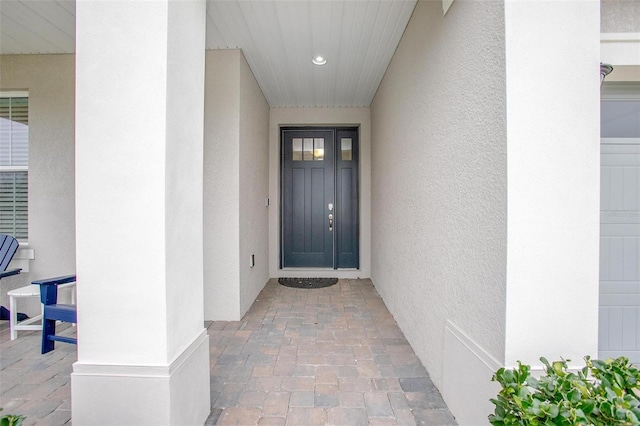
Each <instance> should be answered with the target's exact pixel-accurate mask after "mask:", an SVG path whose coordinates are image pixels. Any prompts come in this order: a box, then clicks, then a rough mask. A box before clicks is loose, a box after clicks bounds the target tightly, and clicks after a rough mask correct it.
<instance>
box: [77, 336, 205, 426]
mask: <svg viewBox="0 0 640 426" xmlns="http://www.w3.org/2000/svg"><path fill="white" fill-rule="evenodd" d="M71 403H72V419H73V424H74V425H116V424H118V425H126V424H129V425H141V426H142V425H149V426H152V425H153V426H157V425H187V424H189V425H191V424H193V425H195V424H204V422H205V421H206V419H207V417H208V416H209V413H210V408H211V403H210V390H209V336H208V335H207V333H206V330H203V332H202V334H200V335H199V336H198V337H197V338H196V339H195V340H194V341H193V343H192V344H191V345H190V346H189V347H188V348H187V349H186V350H185V351H184V352H183V353H182V354H181V355H180V356H179V357H178V358H177V359H176V360H175V361H174V362H173V363H171V364H170V365H168V366H155V365H141V366H131V365H95V364H85V363H80V362H76V363H75V364H74V365H73V373H72V374H71Z"/></svg>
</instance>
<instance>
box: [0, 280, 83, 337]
mask: <svg viewBox="0 0 640 426" xmlns="http://www.w3.org/2000/svg"><path fill="white" fill-rule="evenodd" d="M75 285H76V283H68V284H63V285H61V286H60V287H59V288H58V290H62V289H65V288H70V287H74V286H75ZM73 290H74V289H72V293H71V303H74V304H75V300H76V297H75V292H74V291H73ZM7 296H9V311H10V315H9V329H10V331H11V340H15V339H16V338H17V337H18V331H19V330H22V331H26V330H42V313H40V315H36V316H35V317H32V318H28V319H26V320H24V321H20V322H18V306H17V302H18V299H19V298H21V297H37V298H40V286H37V285H33V284H31V285H28V286H25V287H20V288H16V289H14V290H10V291H8V292H7ZM42 309H44V305H41V310H42ZM41 312H42V311H41ZM35 323H37V324H35Z"/></svg>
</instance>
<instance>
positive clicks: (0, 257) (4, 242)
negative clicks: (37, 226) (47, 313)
mask: <svg viewBox="0 0 640 426" xmlns="http://www.w3.org/2000/svg"><path fill="white" fill-rule="evenodd" d="M18 246H19V244H18V240H16V239H15V238H13V237H12V236H11V235H7V234H0V279H2V278H6V277H10V276H12V275H18V274H19V273H20V271H22V269H20V268H15V269H9V270H7V268H8V267H9V262H11V259H13V255H14V254H16V251H18ZM25 318H28V317H27V316H26V315H25V314H18V321H22V320H23V319H25ZM0 319H5V320H8V319H9V311H8V310H7V308H5V307H4V306H0Z"/></svg>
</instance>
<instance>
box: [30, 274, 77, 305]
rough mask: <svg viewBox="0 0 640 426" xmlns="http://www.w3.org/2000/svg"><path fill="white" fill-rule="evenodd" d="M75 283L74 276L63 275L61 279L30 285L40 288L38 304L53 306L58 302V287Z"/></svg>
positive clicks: (40, 281) (51, 279)
mask: <svg viewBox="0 0 640 426" xmlns="http://www.w3.org/2000/svg"><path fill="white" fill-rule="evenodd" d="M75 281H76V276H75V275H65V276H63V277H55V278H46V279H44V280H38V281H31V284H35V285H39V286H40V302H42V304H43V305H55V304H56V303H57V301H58V286H59V285H60V284H66V283H72V282H75Z"/></svg>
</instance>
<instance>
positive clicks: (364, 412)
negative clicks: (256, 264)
mask: <svg viewBox="0 0 640 426" xmlns="http://www.w3.org/2000/svg"><path fill="white" fill-rule="evenodd" d="M207 326H208V332H209V335H210V348H211V351H210V352H211V404H212V411H211V415H210V416H209V419H208V420H207V422H206V425H215V424H218V425H226V424H238V425H257V424H259V425H285V424H286V425H313V424H320V425H325V424H326V425H329V424H331V425H367V424H369V425H396V424H397V425H415V424H419V425H454V424H456V423H455V420H454V419H453V417H452V416H451V414H450V413H449V411H448V410H447V407H446V405H445V404H444V402H443V400H442V398H441V396H440V393H439V392H438V390H437V389H436V388H435V387H434V386H433V384H432V383H431V380H429V377H428V374H427V371H426V370H425V369H424V367H423V366H422V364H421V363H420V361H419V360H418V358H417V357H416V355H415V354H414V352H413V350H412V349H411V347H410V346H409V344H408V342H407V341H406V339H405V338H404V335H403V334H402V332H401V331H400V329H399V328H398V326H397V324H396V323H395V321H394V319H393V317H392V316H391V315H390V314H389V312H388V311H387V309H386V307H385V306H384V303H383V302H382V299H380V297H379V296H378V293H377V292H376V290H375V289H374V287H373V285H372V284H371V281H369V280H340V281H339V283H338V284H336V285H334V286H332V287H328V288H324V289H317V290H296V289H292V288H288V287H284V286H281V285H279V284H278V283H277V281H276V280H271V281H270V282H269V283H268V284H267V285H266V286H265V288H264V290H263V291H262V292H261V293H260V295H259V297H258V299H257V300H256V302H255V303H254V304H253V306H252V308H251V310H250V311H249V312H248V313H247V314H246V315H245V316H244V318H243V319H242V321H238V322H227V321H216V322H212V323H207ZM69 330H70V331H73V328H70V329H69ZM75 360H76V347H75V346H74V345H67V344H62V343H57V344H56V350H54V351H53V352H50V353H48V354H45V355H42V354H40V333H39V332H20V333H19V337H18V339H17V340H14V341H11V340H9V328H8V323H7V321H0V407H3V408H4V411H3V412H2V413H4V414H23V415H26V416H27V419H26V421H25V423H24V426H30V425H51V426H54V425H65V424H66V425H70V424H71V421H70V418H71V389H70V379H69V375H70V373H71V369H72V364H73V362H75ZM118 426H119V425H118ZM132 426H134V425H132Z"/></svg>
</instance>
